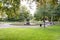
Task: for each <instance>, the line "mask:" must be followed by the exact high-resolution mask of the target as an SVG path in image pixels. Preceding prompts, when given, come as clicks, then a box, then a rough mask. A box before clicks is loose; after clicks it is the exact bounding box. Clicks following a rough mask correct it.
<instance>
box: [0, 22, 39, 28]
mask: <svg viewBox="0 0 60 40" xmlns="http://www.w3.org/2000/svg"><path fill="white" fill-rule="evenodd" d="M0 28H40V26H39V25H23V24H22V25H21V24H18V23H0Z"/></svg>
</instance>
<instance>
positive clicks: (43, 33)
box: [0, 25, 60, 40]
mask: <svg viewBox="0 0 60 40" xmlns="http://www.w3.org/2000/svg"><path fill="white" fill-rule="evenodd" d="M0 40H60V26H59V25H55V26H51V27H48V28H45V29H44V28H5V29H4V28H2V29H0Z"/></svg>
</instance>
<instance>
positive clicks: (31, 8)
mask: <svg viewBox="0 0 60 40" xmlns="http://www.w3.org/2000/svg"><path fill="white" fill-rule="evenodd" d="M20 4H21V6H26V8H27V9H28V10H29V11H30V14H32V15H34V12H35V11H36V1H32V0H29V1H28V0H23V1H22V0H21V1H20Z"/></svg>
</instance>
